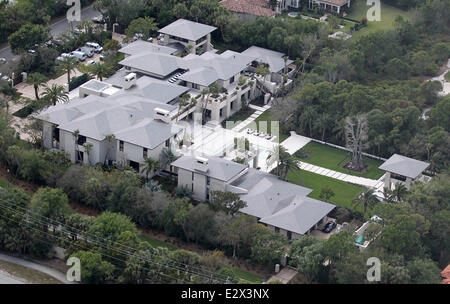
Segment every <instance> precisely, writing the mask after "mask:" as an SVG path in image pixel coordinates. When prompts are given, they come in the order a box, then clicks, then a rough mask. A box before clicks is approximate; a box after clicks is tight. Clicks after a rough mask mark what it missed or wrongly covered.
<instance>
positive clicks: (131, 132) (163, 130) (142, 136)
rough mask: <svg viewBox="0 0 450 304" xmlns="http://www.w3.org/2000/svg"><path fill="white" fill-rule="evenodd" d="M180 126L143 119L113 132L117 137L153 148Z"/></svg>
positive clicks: (177, 131)
mask: <svg viewBox="0 0 450 304" xmlns="http://www.w3.org/2000/svg"><path fill="white" fill-rule="evenodd" d="M182 130H183V128H182V127H181V126H178V125H175V124H170V125H169V124H167V123H163V122H160V121H156V120H153V119H148V118H146V119H144V120H142V121H140V122H138V123H137V124H135V125H133V126H131V127H129V128H127V129H124V130H122V131H119V132H117V133H115V136H116V138H117V139H119V140H122V141H125V142H128V143H131V144H134V145H137V146H140V147H144V148H148V149H154V148H156V147H158V146H159V145H161V144H162V143H164V142H165V141H166V140H167V139H169V138H171V137H172V136H174V135H175V134H178V133H179V132H180V131H182Z"/></svg>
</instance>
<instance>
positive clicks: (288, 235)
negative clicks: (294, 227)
mask: <svg viewBox="0 0 450 304" xmlns="http://www.w3.org/2000/svg"><path fill="white" fill-rule="evenodd" d="M287 238H288V240H291V239H292V232H291V231H288V232H287Z"/></svg>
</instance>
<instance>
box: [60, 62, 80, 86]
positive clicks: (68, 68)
mask: <svg viewBox="0 0 450 304" xmlns="http://www.w3.org/2000/svg"><path fill="white" fill-rule="evenodd" d="M58 66H59V67H60V68H61V69H63V70H64V71H65V72H66V73H67V83H69V82H70V74H71V73H72V72H75V70H76V69H77V67H78V59H77V58H76V57H65V58H63V59H62V60H60V61H58Z"/></svg>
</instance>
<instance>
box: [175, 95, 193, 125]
mask: <svg viewBox="0 0 450 304" xmlns="http://www.w3.org/2000/svg"><path fill="white" fill-rule="evenodd" d="M189 97H190V95H189V94H187V93H184V94H183V95H181V96H180V101H179V102H178V114H177V120H176V121H178V118H179V117H180V112H181V108H182V107H184V106H187V105H188V103H187V101H188V100H189Z"/></svg>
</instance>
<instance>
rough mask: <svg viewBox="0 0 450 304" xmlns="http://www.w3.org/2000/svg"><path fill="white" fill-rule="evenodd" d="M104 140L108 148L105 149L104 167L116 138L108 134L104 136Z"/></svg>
mask: <svg viewBox="0 0 450 304" xmlns="http://www.w3.org/2000/svg"><path fill="white" fill-rule="evenodd" d="M104 140H105V141H106V142H107V143H108V147H107V149H106V154H105V161H104V162H103V163H104V164H105V165H106V161H107V160H108V158H109V154H110V152H111V149H112V148H113V143H114V141H115V140H116V137H115V136H114V134H108V135H106V136H105V139H104Z"/></svg>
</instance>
